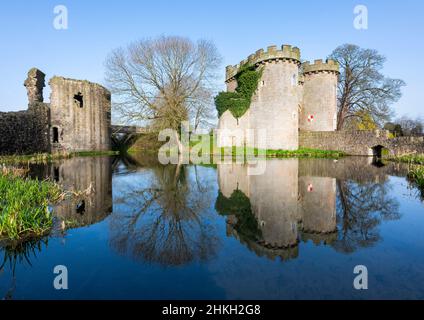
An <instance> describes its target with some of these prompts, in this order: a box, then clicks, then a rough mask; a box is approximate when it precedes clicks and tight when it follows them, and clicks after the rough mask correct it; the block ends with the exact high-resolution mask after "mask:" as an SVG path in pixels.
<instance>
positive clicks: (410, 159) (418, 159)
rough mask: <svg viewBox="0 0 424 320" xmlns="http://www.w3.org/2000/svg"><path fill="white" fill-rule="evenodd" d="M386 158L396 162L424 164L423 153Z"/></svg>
mask: <svg viewBox="0 0 424 320" xmlns="http://www.w3.org/2000/svg"><path fill="white" fill-rule="evenodd" d="M386 159H387V160H389V161H394V162H402V163H408V164H418V165H424V155H423V154H418V155H409V156H401V157H389V158H386Z"/></svg>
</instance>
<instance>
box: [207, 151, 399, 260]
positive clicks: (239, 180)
mask: <svg viewBox="0 0 424 320" xmlns="http://www.w3.org/2000/svg"><path fill="white" fill-rule="evenodd" d="M297 163H298V165H297ZM404 174H405V173H404V170H403V168H399V167H397V166H395V165H393V166H390V165H388V166H385V167H381V168H379V167H375V166H373V165H372V164H370V163H368V159H362V158H361V159H358V158H346V159H343V160H340V161H332V160H328V159H313V160H308V159H301V160H267V166H266V172H265V173H264V174H263V175H261V176H254V177H250V176H248V175H247V166H246V165H241V164H240V165H237V164H230V165H219V166H218V177H219V179H218V180H219V186H220V192H219V195H218V198H217V201H216V205H215V208H216V210H217V212H218V213H219V214H221V215H223V216H226V217H227V219H226V220H227V228H229V230H230V232H229V234H230V235H232V236H235V237H236V238H238V240H239V241H240V242H242V243H243V244H246V245H247V246H248V247H249V249H250V250H252V251H254V252H255V253H256V254H258V255H261V256H262V255H266V256H268V257H270V258H271V259H274V258H275V257H277V256H278V257H280V258H281V259H283V260H285V259H288V258H297V256H298V251H297V249H298V243H299V241H300V240H303V241H305V242H307V241H309V240H312V241H313V242H314V243H315V244H317V245H319V244H321V243H323V244H324V245H327V246H332V247H333V248H334V249H335V250H337V251H340V252H345V253H352V252H354V251H356V250H358V249H360V248H365V247H369V246H372V245H374V244H376V243H377V242H378V241H379V240H380V239H381V236H380V232H379V226H380V225H381V223H382V222H383V221H387V220H396V219H399V218H400V214H399V204H398V202H397V201H396V200H395V198H394V197H393V196H392V193H391V192H392V186H391V183H390V180H389V179H388V176H389V175H400V176H404ZM293 192H295V193H296V194H298V196H297V197H294V196H293ZM267 226H268V227H267ZM293 249H296V250H293Z"/></svg>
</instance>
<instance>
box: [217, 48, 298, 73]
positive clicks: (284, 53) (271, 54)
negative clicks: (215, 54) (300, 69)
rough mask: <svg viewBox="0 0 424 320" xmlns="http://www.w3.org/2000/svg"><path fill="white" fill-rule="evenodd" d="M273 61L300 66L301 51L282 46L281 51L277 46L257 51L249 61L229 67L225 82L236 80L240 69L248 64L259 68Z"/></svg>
mask: <svg viewBox="0 0 424 320" xmlns="http://www.w3.org/2000/svg"><path fill="white" fill-rule="evenodd" d="M272 60H277V61H278V60H288V61H292V62H294V63H297V64H300V49H299V48H297V47H292V46H290V45H282V46H281V49H280V50H279V49H278V47H277V46H275V45H273V46H269V47H268V48H267V51H264V49H260V50H258V51H256V53H254V54H251V55H250V56H249V57H248V58H247V59H245V60H243V61H241V62H240V63H239V64H237V65H234V66H227V67H226V76H225V81H229V80H231V79H232V78H234V77H235V76H236V75H237V73H239V72H240V68H241V67H242V66H244V65H246V64H248V65H253V66H258V65H260V64H262V63H265V62H268V61H272Z"/></svg>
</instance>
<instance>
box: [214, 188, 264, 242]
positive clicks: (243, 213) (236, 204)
mask: <svg viewBox="0 0 424 320" xmlns="http://www.w3.org/2000/svg"><path fill="white" fill-rule="evenodd" d="M215 209H216V211H217V212H218V213H219V214H220V215H222V216H229V215H235V216H236V217H237V223H236V224H235V226H234V229H235V230H236V231H237V233H238V234H239V236H240V237H241V238H244V239H246V240H258V239H260V238H261V237H262V231H261V230H260V228H259V226H258V221H257V220H256V218H255V216H254V214H253V212H252V206H251V203H250V200H249V198H248V197H247V196H246V195H245V194H244V193H243V192H242V191H240V190H235V191H234V192H233V193H232V195H231V197H230V198H226V197H225V196H224V195H223V194H222V193H221V191H220V192H219V194H218V198H217V200H216V204H215Z"/></svg>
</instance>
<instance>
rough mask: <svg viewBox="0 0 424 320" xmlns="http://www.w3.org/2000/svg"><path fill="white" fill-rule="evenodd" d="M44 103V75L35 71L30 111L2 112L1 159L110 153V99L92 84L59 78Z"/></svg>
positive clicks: (29, 84)
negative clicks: (47, 100)
mask: <svg viewBox="0 0 424 320" xmlns="http://www.w3.org/2000/svg"><path fill="white" fill-rule="evenodd" d="M49 84H50V86H51V96H50V103H44V98H43V88H44V87H45V74H44V73H43V72H41V71H40V70H38V69H36V68H33V69H31V70H30V71H29V72H28V77H27V79H26V80H25V83H24V86H25V87H26V89H27V93H28V110H27V111H19V112H0V155H6V154H33V153H45V152H59V151H65V152H79V151H107V150H110V149H111V95H110V92H109V91H108V90H107V89H105V88H104V87H102V86H100V85H98V84H95V83H91V82H88V81H80V80H73V79H66V78H61V77H54V78H52V79H51V80H50V82H49Z"/></svg>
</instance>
